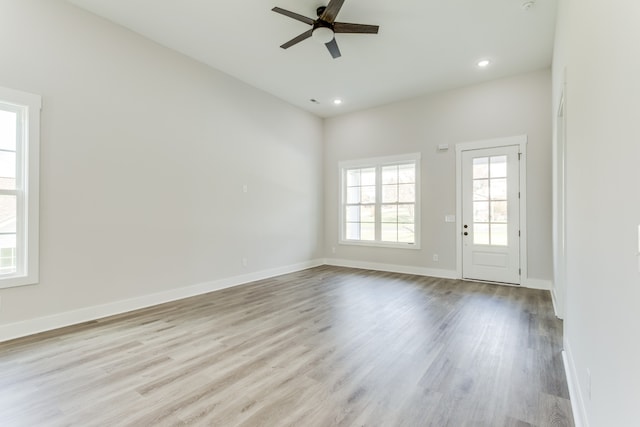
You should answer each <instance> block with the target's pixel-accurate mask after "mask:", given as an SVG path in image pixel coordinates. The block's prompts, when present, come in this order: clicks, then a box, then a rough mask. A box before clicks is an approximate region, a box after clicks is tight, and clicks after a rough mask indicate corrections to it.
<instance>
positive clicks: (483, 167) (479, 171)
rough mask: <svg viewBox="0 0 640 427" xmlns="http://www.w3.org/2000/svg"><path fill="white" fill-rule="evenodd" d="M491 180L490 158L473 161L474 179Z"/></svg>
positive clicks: (478, 158)
mask: <svg viewBox="0 0 640 427" xmlns="http://www.w3.org/2000/svg"><path fill="white" fill-rule="evenodd" d="M479 178H489V158H488V157H476V158H475V159H473V179H479Z"/></svg>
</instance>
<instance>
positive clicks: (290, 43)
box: [280, 29, 313, 49]
mask: <svg viewBox="0 0 640 427" xmlns="http://www.w3.org/2000/svg"><path fill="white" fill-rule="evenodd" d="M312 32H313V30H312V29H311V30H309V31H305V32H304V33H302V34H300V35H299V36H297V37H294V38H292V39H291V40H289V41H288V42H286V43H285V44H283V45H282V46H280V47H281V48H283V49H288V48H290V47H291V46H293V45H294V44H296V43H300V42H301V41H302V40H306V39H308V38H309V37H311V33H312Z"/></svg>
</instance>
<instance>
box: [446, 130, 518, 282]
mask: <svg viewBox="0 0 640 427" xmlns="http://www.w3.org/2000/svg"><path fill="white" fill-rule="evenodd" d="M514 145H516V146H518V149H519V150H518V152H519V153H520V162H519V165H518V166H519V168H520V177H519V178H520V182H519V184H520V199H519V200H520V209H519V210H520V247H519V250H520V285H522V284H524V282H525V281H526V279H527V277H528V274H527V135H516V136H508V137H505V138H494V139H483V140H478V141H470V142H461V143H458V144H456V146H455V147H456V236H457V238H456V276H457V278H458V279H462V238H463V236H462V153H463V152H464V151H471V150H480V149H485V148H501V147H508V146H514Z"/></svg>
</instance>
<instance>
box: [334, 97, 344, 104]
mask: <svg viewBox="0 0 640 427" xmlns="http://www.w3.org/2000/svg"><path fill="white" fill-rule="evenodd" d="M333 104H334V105H340V104H342V99H340V98H336V99H334V100H333Z"/></svg>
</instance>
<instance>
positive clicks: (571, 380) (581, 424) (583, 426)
mask: <svg viewBox="0 0 640 427" xmlns="http://www.w3.org/2000/svg"><path fill="white" fill-rule="evenodd" d="M562 362H563V363H564V372H565V375H566V376H567V385H568V386H569V400H570V401H571V410H572V411H573V422H574V423H575V427H589V419H588V418H587V411H586V408H585V405H584V398H583V397H582V391H581V388H580V383H579V382H578V376H577V374H576V367H575V363H573V355H572V353H571V346H570V345H569V342H568V341H567V340H566V339H565V340H564V351H563V352H562Z"/></svg>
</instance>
